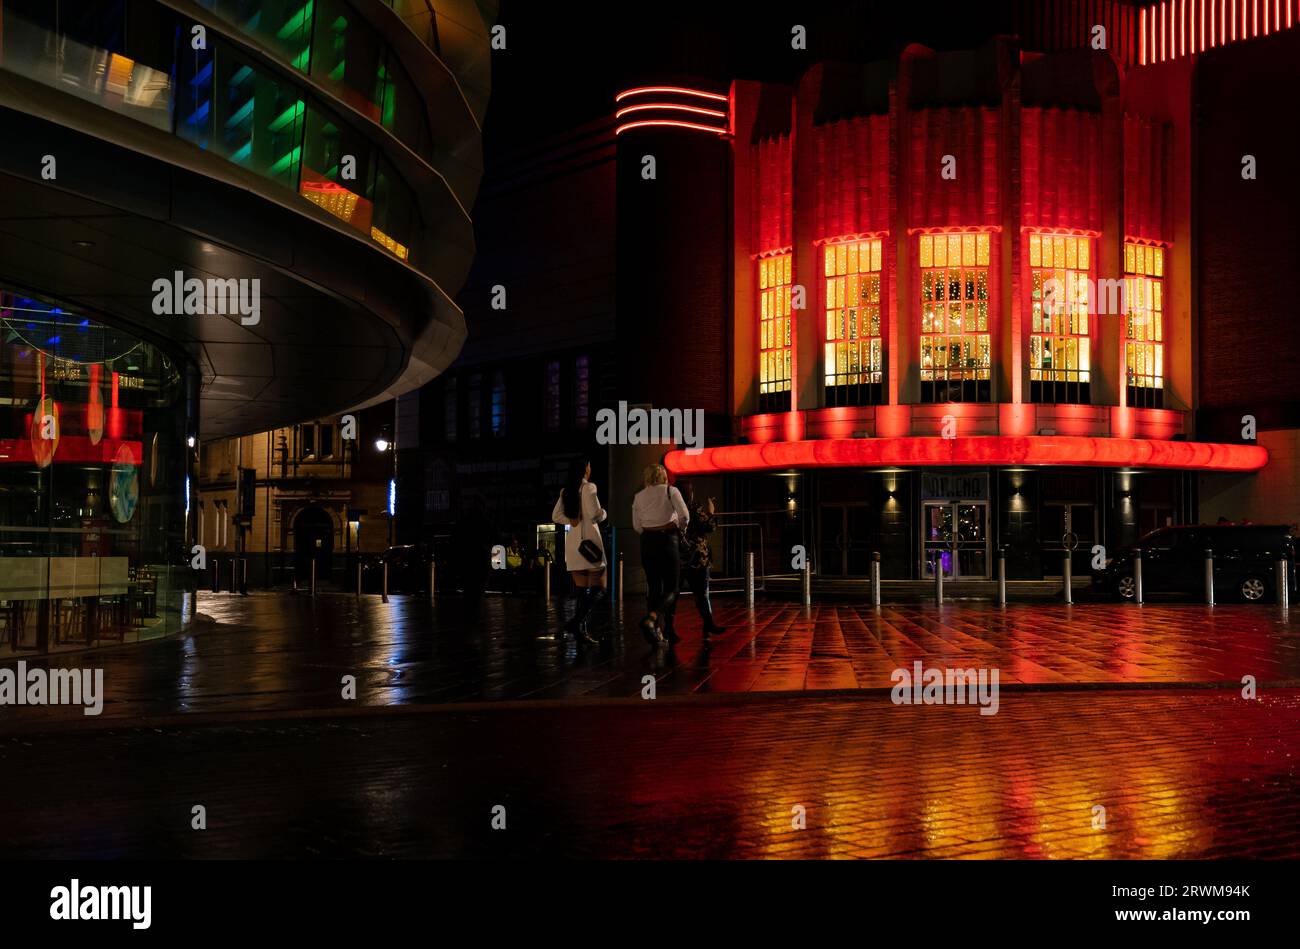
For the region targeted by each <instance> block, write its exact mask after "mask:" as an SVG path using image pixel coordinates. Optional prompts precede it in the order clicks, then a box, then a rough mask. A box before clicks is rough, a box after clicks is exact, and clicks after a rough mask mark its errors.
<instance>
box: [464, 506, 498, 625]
mask: <svg viewBox="0 0 1300 949" xmlns="http://www.w3.org/2000/svg"><path fill="white" fill-rule="evenodd" d="M455 544H456V552H457V559H458V561H459V564H458V572H459V573H460V582H461V588H462V589H463V590H464V591H465V598H466V600H467V601H468V602H469V604H471V605H473V606H477V605H478V603H479V601H480V600H481V599H482V597H483V591H484V590H485V589H487V572H488V570H489V569H490V567H491V566H492V524H491V523H490V522H489V521H488V517H487V511H486V510H484V506H483V499H482V498H481V497H479V496H478V495H474V496H473V497H471V498H470V501H469V504H468V505H467V506H466V508H465V509H464V510H463V512H462V514H461V518H460V520H459V521H458V522H457V524H456V530H455Z"/></svg>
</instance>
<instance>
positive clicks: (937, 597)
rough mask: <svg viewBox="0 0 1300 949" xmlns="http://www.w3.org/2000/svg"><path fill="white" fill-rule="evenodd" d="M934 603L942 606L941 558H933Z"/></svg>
mask: <svg viewBox="0 0 1300 949" xmlns="http://www.w3.org/2000/svg"><path fill="white" fill-rule="evenodd" d="M934 605H935V606H943V558H942V557H940V556H936V557H935V558H934Z"/></svg>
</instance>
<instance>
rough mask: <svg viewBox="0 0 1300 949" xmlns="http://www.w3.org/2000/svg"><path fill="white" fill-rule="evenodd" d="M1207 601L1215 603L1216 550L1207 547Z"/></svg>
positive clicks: (1209, 603) (1211, 603) (1207, 603)
mask: <svg viewBox="0 0 1300 949" xmlns="http://www.w3.org/2000/svg"><path fill="white" fill-rule="evenodd" d="M1205 602H1206V605H1208V606H1213V605H1214V551H1213V550H1210V549H1209V548H1208V547H1207V548H1206V549H1205Z"/></svg>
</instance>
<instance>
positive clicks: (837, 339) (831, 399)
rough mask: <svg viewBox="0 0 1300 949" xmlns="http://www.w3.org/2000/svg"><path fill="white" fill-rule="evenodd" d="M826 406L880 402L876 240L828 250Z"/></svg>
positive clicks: (881, 355)
mask: <svg viewBox="0 0 1300 949" xmlns="http://www.w3.org/2000/svg"><path fill="white" fill-rule="evenodd" d="M822 250H823V255H822V256H823V262H824V270H823V272H824V274H825V277H826V352H825V363H824V369H825V376H826V404H827V405H871V404H875V403H878V402H880V401H881V391H882V389H883V386H882V382H883V381H884V367H885V363H884V350H883V347H882V345H881V338H880V276H881V274H880V250H881V242H880V240H878V239H875V240H867V241H849V242H847V243H840V244H827V245H826V246H825V247H824V248H823V249H822Z"/></svg>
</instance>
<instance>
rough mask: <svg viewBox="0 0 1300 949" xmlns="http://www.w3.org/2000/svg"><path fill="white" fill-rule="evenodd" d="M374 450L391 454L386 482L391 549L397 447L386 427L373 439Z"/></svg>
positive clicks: (395, 493) (395, 502) (395, 512)
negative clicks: (389, 470) (391, 463)
mask: <svg viewBox="0 0 1300 949" xmlns="http://www.w3.org/2000/svg"><path fill="white" fill-rule="evenodd" d="M375 450H376V451H379V452H387V451H391V452H392V453H393V476H392V478H391V479H390V480H389V482H388V546H389V547H392V546H393V520H394V518H395V517H396V516H397V445H396V444H394V442H393V441H392V439H391V438H390V437H389V430H388V427H387V426H385V427H384V428H383V429H381V430H380V432H379V437H377V438H376V439H375Z"/></svg>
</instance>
